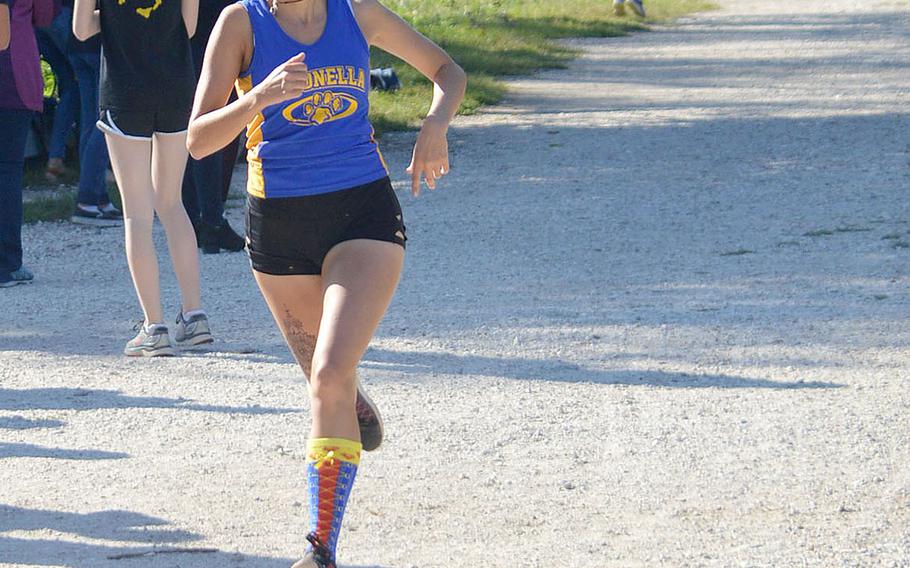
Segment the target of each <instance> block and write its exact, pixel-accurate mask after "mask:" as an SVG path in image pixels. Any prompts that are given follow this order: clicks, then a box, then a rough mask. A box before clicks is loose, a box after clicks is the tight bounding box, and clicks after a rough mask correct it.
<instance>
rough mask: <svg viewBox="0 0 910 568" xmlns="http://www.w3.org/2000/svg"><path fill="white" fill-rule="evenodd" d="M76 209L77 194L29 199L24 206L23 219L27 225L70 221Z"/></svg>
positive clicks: (62, 193) (66, 193)
mask: <svg viewBox="0 0 910 568" xmlns="http://www.w3.org/2000/svg"><path fill="white" fill-rule="evenodd" d="M75 207H76V199H75V192H72V191H66V192H60V193H56V194H54V195H51V196H48V197H38V198H35V199H29V200H27V201H25V202H24V203H23V204H22V219H23V221H25V222H26V223H36V222H38V221H59V220H61V219H68V218H69V217H70V215H72V214H73V208H75Z"/></svg>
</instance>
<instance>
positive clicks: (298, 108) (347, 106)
mask: <svg viewBox="0 0 910 568" xmlns="http://www.w3.org/2000/svg"><path fill="white" fill-rule="evenodd" d="M355 111H357V99H356V98H354V97H353V96H351V95H349V94H347V93H336V92H333V91H320V92H318V93H314V94H312V95H310V96H308V97H305V98H303V99H300V100H299V101H297V102H295V103H293V104H290V105H288V106H287V107H285V109H284V111H283V112H282V113H281V115H282V116H284V118H285V120H287V121H288V122H291V123H293V124H296V125H298V126H318V125H320V124H325V123H326V122H332V121H333V120H341V119H342V118H346V117H348V116H351V115H352V114H354V112H355Z"/></svg>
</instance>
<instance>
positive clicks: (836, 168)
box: [0, 0, 910, 568]
mask: <svg viewBox="0 0 910 568" xmlns="http://www.w3.org/2000/svg"><path fill="white" fill-rule="evenodd" d="M722 4H723V9H722V10H719V11H717V12H713V13H710V14H706V15H702V16H698V17H697V18H694V19H692V20H687V21H683V22H681V23H680V24H679V25H677V26H673V27H668V28H662V29H658V30H656V31H654V32H652V33H643V34H637V35H635V36H631V37H627V38H623V39H618V40H617V39H610V40H590V41H583V42H581V41H580V42H577V45H578V46H579V47H581V48H583V49H585V51H586V54H585V56H584V57H582V58H581V59H579V60H578V61H577V62H576V63H575V64H573V65H572V66H571V68H570V69H568V70H565V71H559V72H552V73H545V74H542V75H539V76H537V77H534V78H531V79H525V80H520V81H515V83H514V95H513V96H512V97H511V98H510V99H509V100H508V101H507V103H506V104H505V105H503V106H500V107H497V108H493V109H490V110H488V111H487V112H485V113H482V114H480V115H478V116H475V117H470V118H466V119H461V120H459V122H458V124H457V126H456V127H455V128H454V129H453V131H452V136H451V138H452V147H453V152H454V158H453V166H454V167H455V173H453V175H452V178H451V179H450V180H447V183H446V188H445V190H444V191H441V192H437V193H435V194H431V195H428V196H427V197H426V198H423V199H420V200H414V199H412V198H410V197H408V196H405V195H404V193H405V192H404V191H402V201H403V205H404V208H405V215H406V219H407V221H408V228H409V234H410V237H411V240H410V244H409V247H410V248H409V255H408V263H407V267H406V274H405V278H404V281H403V283H402V285H401V288H400V290H399V292H398V295H397V297H396V300H395V303H394V305H393V307H392V309H391V312H390V313H389V315H388V317H387V318H386V320H385V322H384V323H383V325H382V328H381V330H380V332H379V335H378V337H377V339H376V341H375V343H374V345H373V347H372V348H371V349H370V351H369V352H368V353H367V356H366V360H365V362H364V364H363V375H364V377H365V381H366V382H367V383H368V385H369V387H370V390H371V393H372V394H373V397H374V398H375V399H376V400H377V402H379V403H380V404H381V406H382V408H383V411H384V414H385V418H386V422H387V427H388V439H387V442H386V445H385V446H384V447H383V448H382V449H381V450H380V451H379V452H378V453H376V454H375V455H369V456H368V457H367V458H366V459H365V460H364V463H363V468H362V472H361V475H360V478H359V481H358V484H357V486H356V488H355V493H354V496H353V497H352V502H351V504H350V514H349V516H348V519H347V524H346V528H345V530H344V531H343V533H342V543H341V548H340V560H341V561H342V562H344V563H345V565H346V566H357V567H375V568H392V567H396V568H397V567H402V568H406V567H410V566H420V567H431V566H438V567H453V566H503V567H507V566H539V567H562V566H566V567H568V566H585V567H601V566H616V567H629V566H648V567H650V566H774V567H779V566H851V567H852V566H910V530H908V528H907V527H908V526H910V473H908V464H910V423H908V413H910V373H908V370H910V327H908V324H907V322H908V319H910V298H908V294H907V292H908V284H910V274H908V268H910V201H908V190H910V168H908V159H910V138H908V134H907V132H908V131H910V119H908V116H910V115H908V113H907V108H908V103H910V69H908V63H907V62H908V61H910V10H908V8H907V4H906V2H887V1H886V2H877V1H874V0H873V1H872V2H871V3H870V2H865V3H858V2H853V1H847V0H830V1H826V2H818V1H815V0H808V1H806V2H800V3H793V2H780V1H769V0H750V1H745V0H723V2H722ZM412 140H413V134H399V135H390V136H388V137H387V138H386V140H385V141H384V148H385V153H386V154H387V157H388V158H389V160H390V162H391V163H392V164H393V166H394V169H395V175H396V178H397V179H398V180H399V181H398V187H399V188H400V189H402V190H403V188H404V185H403V182H404V176H403V173H402V169H403V168H404V166H405V165H406V161H407V154H408V148H409V144H410V143H411V141H412ZM230 214H231V218H232V220H233V221H235V225H241V224H242V211H241V210H240V209H233V210H231V211H230ZM159 238H160V235H159ZM25 239H26V246H27V258H28V259H29V264H30V265H31V266H32V268H33V269H34V270H35V272H36V274H37V276H38V281H37V282H36V283H35V284H34V285H32V286H29V287H18V288H14V289H11V290H6V291H2V293H0V318H2V320H0V377H2V382H0V565H2V566H73V567H80V568H95V567H104V568H110V567H115V566H122V567H128V568H143V567H153V566H154V567H176V566H179V567H183V568H197V567H212V566H238V567H244V566H249V567H262V568H279V567H282V568H286V567H287V566H288V565H289V564H290V562H291V561H292V560H293V559H294V558H295V557H296V556H297V555H298V554H299V553H300V551H301V550H302V543H303V538H302V537H303V532H304V528H305V522H306V512H305V509H306V507H305V506H304V505H303V503H304V501H305V495H304V479H303V474H302V472H303V468H304V461H303V449H304V435H305V431H306V428H307V424H308V404H307V402H306V398H305V393H304V390H303V387H302V385H301V382H300V379H299V373H298V372H297V370H296V368H295V366H294V365H293V364H292V363H291V359H290V356H289V354H288V352H287V350H286V348H285V347H284V346H283V344H282V343H281V341H280V338H279V336H278V334H277V332H276V331H275V328H274V326H273V325H272V323H271V320H270V317H269V315H268V313H267V311H266V308H265V305H264V303H263V301H262V300H261V299H260V297H259V295H258V293H257V291H256V289H255V287H254V283H253V280H252V278H251V277H250V275H249V269H248V266H247V262H246V260H245V258H244V257H243V256H242V255H239V254H235V255H221V256H216V257H205V258H203V260H202V268H203V276H204V288H205V289H204V292H205V298H206V302H207V307H208V309H209V310H210V312H211V313H212V315H213V322H214V325H215V328H216V331H217V332H218V333H219V337H220V338H221V340H220V341H219V343H218V344H217V348H216V349H215V350H213V351H211V352H204V353H197V354H194V355H188V356H186V357H181V358H176V359H172V360H158V361H127V360H125V359H124V358H123V357H121V356H120V355H119V354H118V353H119V351H120V349H121V347H122V344H123V342H124V341H125V340H126V339H128V338H129V334H130V323H131V319H134V318H136V317H137V314H138V309H137V307H136V302H135V299H134V296H133V292H132V287H131V284H130V281H129V277H128V274H127V271H126V263H125V259H124V257H123V253H122V245H121V241H122V236H121V234H120V232H119V231H116V230H114V231H111V230H89V229H82V228H77V227H74V226H71V225H68V224H44V225H33V226H29V227H28V228H27V229H26V231H25ZM160 244H161V245H162V247H163V241H162V242H160ZM164 274H165V282H164V291H165V293H166V294H167V298H168V303H167V305H168V306H169V308H168V309H169V310H176V309H177V299H176V286H175V283H174V281H173V278H172V276H171V275H170V272H169V271H165V273H164ZM153 547H156V548H157V549H158V550H163V549H167V548H168V547H172V548H178V549H187V548H194V547H211V548H215V549H218V551H217V552H212V553H199V554H191V553H188V552H182V553H174V554H158V555H155V556H148V557H143V558H131V559H119V560H115V559H110V558H109V557H111V556H116V555H120V554H131V553H141V552H144V551H148V550H151V549H152V548H153Z"/></svg>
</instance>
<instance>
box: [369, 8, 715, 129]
mask: <svg viewBox="0 0 910 568" xmlns="http://www.w3.org/2000/svg"><path fill="white" fill-rule="evenodd" d="M385 4H386V5H387V6H388V7H389V8H391V9H392V10H395V11H396V12H397V13H398V14H399V15H401V16H402V17H403V18H405V19H406V20H408V21H409V22H410V23H411V25H413V26H414V27H416V28H417V29H418V30H419V31H420V32H422V33H423V34H424V35H426V36H427V37H429V38H430V39H432V40H433V41H435V42H436V43H438V44H439V45H440V46H442V47H443V49H445V50H446V51H448V52H449V54H450V55H451V56H452V57H453V58H454V59H455V61H457V62H458V63H459V65H461V66H462V67H463V68H464V69H465V71H466V72H467V74H468V89H467V92H466V94H465V100H464V103H463V104H462V106H461V109H460V110H459V113H460V114H471V113H473V112H475V111H476V110H477V109H478V108H480V107H481V106H483V105H490V104H495V103H497V102H498V101H500V100H501V99H502V97H503V96H504V95H505V92H506V86H505V84H504V83H503V82H502V81H501V80H500V79H501V78H503V77H507V76H510V75H513V76H514V75H527V74H530V73H533V72H535V71H539V70H541V69H556V68H561V67H564V66H565V65H566V63H567V62H568V61H569V60H571V59H572V58H574V57H575V56H577V52H576V51H574V50H572V49H569V48H566V47H564V46H563V45H561V44H560V43H558V42H557V41H555V40H558V39H561V38H569V37H614V36H621V35H625V34H627V33H629V32H631V31H636V30H644V29H647V28H646V24H647V23H648V22H658V21H667V20H670V19H672V18H676V17H679V16H681V15H683V14H687V13H691V12H696V11H699V10H706V9H710V8H711V7H712V5H711V4H710V3H708V2H706V1H704V0H653V1H646V3H645V8H646V9H647V11H648V18H647V20H643V21H642V20H639V19H637V18H635V17H634V16H625V17H623V18H618V17H616V16H613V13H612V10H613V5H612V2H611V0H560V1H554V0H492V1H490V0H488V1H481V0H458V1H456V0H387V1H386V2H385ZM628 12H629V10H627V13H628ZM372 65H373V67H394V68H395V71H396V73H398V76H399V78H400V79H401V83H402V88H401V89H400V90H399V91H397V92H394V93H386V92H374V93H372V94H371V97H370V104H371V109H372V113H371V118H372V120H373V124H374V125H375V126H376V130H377V131H378V132H382V131H389V130H403V129H409V128H414V127H416V126H418V125H419V124H420V120H421V119H423V117H425V116H426V113H427V110H429V105H430V100H431V97H432V84H431V83H430V82H429V81H428V80H426V79H425V78H424V77H423V76H422V75H420V74H419V73H418V72H417V71H415V70H414V69H412V68H411V67H409V66H408V65H406V64H405V63H403V62H401V61H399V60H398V59H396V58H395V57H392V56H391V55H389V54H387V53H384V52H382V51H379V50H375V49H374V50H373V61H372Z"/></svg>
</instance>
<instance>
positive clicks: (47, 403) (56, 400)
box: [0, 388, 302, 414]
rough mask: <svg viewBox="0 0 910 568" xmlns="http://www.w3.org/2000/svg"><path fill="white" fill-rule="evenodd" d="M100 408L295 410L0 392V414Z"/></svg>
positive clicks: (103, 393)
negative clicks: (0, 412) (6, 412)
mask: <svg viewBox="0 0 910 568" xmlns="http://www.w3.org/2000/svg"><path fill="white" fill-rule="evenodd" d="M101 408H173V409H177V410H194V411H199V412H221V413H225V414H291V413H294V412H301V411H302V410H301V409H299V408H270V407H263V406H243V407H241V406H217V405H211V404H194V403H192V402H191V401H190V400H187V399H185V398H164V397H149V396H138V397H137V396H127V395H124V394H123V393H122V392H120V391H113V390H96V389H71V388H43V389H3V388H0V410H97V409H101Z"/></svg>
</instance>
